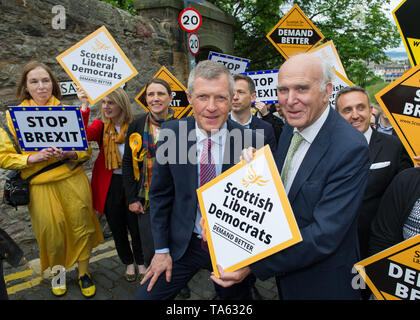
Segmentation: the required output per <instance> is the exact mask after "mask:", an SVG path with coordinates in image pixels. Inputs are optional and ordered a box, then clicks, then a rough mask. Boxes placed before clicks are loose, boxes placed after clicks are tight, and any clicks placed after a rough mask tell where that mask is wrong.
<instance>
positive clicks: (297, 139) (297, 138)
mask: <svg viewBox="0 0 420 320" xmlns="http://www.w3.org/2000/svg"><path fill="white" fill-rule="evenodd" d="M302 141H303V137H302V136H301V134H300V133H299V132H298V131H295V133H294V134H293V137H292V141H291V142H290V146H289V150H288V151H287V155H286V160H285V165H284V168H283V173H282V176H281V181H283V185H284V186H285V185H286V182H287V175H288V173H289V169H290V164H291V163H292V158H293V156H294V155H295V153H296V150H297V149H298V148H299V145H300V144H301V142H302Z"/></svg>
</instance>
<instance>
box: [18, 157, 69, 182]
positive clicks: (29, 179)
mask: <svg viewBox="0 0 420 320" xmlns="http://www.w3.org/2000/svg"><path fill="white" fill-rule="evenodd" d="M64 163H65V162H64V161H61V160H60V161H57V162H54V163H51V164H49V165H48V166H45V167H44V168H42V169H39V170H38V171H37V172H35V173H32V174H31V175H30V176H29V177H27V178H26V179H25V180H27V181H28V182H29V181H31V179H32V178H34V177H36V176H37V175H39V174H41V173H44V172H46V171H48V170H52V169H54V168H57V167H59V166H61V165H62V164H64Z"/></svg>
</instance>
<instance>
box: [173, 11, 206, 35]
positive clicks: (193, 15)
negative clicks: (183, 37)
mask: <svg viewBox="0 0 420 320" xmlns="http://www.w3.org/2000/svg"><path fill="white" fill-rule="evenodd" d="M178 21H179V25H180V26H181V28H182V29H183V30H184V31H186V32H195V31H197V30H198V29H199V28H200V27H201V22H202V18H201V14H200V13H199V12H198V11H197V10H195V9H193V8H186V9H184V10H182V11H181V13H180V14H179V17H178Z"/></svg>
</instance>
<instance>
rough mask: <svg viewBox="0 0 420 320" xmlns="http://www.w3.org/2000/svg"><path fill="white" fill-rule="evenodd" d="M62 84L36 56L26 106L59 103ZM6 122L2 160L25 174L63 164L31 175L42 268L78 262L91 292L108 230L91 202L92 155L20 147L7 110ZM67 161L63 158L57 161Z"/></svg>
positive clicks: (57, 290) (0, 142)
mask: <svg viewBox="0 0 420 320" xmlns="http://www.w3.org/2000/svg"><path fill="white" fill-rule="evenodd" d="M60 98H61V93H60V87H59V84H58V81H57V79H56V77H55V76H54V75H53V73H52V72H51V70H50V68H49V67H48V66H46V65H45V64H43V63H40V62H38V61H31V62H29V63H28V64H26V65H25V66H24V68H23V70H22V75H21V78H20V81H19V83H18V86H17V99H18V100H19V101H21V104H20V105H21V106H58V105H60V100H59V99H60ZM6 120H7V127H5V129H6V130H8V131H9V133H10V137H11V138H12V139H14V140H15V141H14V142H15V143H13V141H12V140H11V139H10V137H9V134H8V132H7V131H5V130H0V166H1V167H2V168H4V169H11V170H20V174H21V177H22V178H23V179H26V178H27V177H29V176H30V175H32V174H33V173H35V172H37V171H39V170H40V169H42V168H45V167H52V166H51V165H52V164H55V163H57V164H59V165H58V166H56V167H54V168H52V169H50V170H48V171H46V172H43V173H41V174H38V175H37V176H35V177H34V178H33V179H31V180H30V187H29V188H30V189H29V190H30V203H29V205H28V209H29V214H30V217H31V222H32V228H33V231H34V234H35V237H36V240H37V242H38V245H39V255H40V260H41V272H43V271H45V270H46V269H47V268H48V267H50V268H53V267H54V266H64V267H65V268H66V269H68V268H70V267H71V266H72V265H74V264H75V263H76V262H77V263H78V271H79V278H78V279H79V286H80V289H81V292H82V294H83V295H84V296H85V297H87V298H89V297H92V296H93V295H94V294H95V292H96V288H95V285H94V284H93V281H92V278H91V276H90V275H89V273H88V266H89V258H90V255H91V252H92V249H93V248H94V247H96V246H97V245H98V244H99V243H100V242H103V236H102V232H101V228H100V225H99V221H98V217H97V215H96V213H95V211H94V210H93V208H92V196H91V193H90V186H89V180H88V178H87V176H86V173H85V171H84V169H83V167H82V166H81V165H80V164H81V163H82V162H84V161H86V160H87V159H89V157H90V155H91V150H90V149H89V151H63V150H60V149H58V148H56V147H54V146H52V147H49V148H44V149H42V150H40V151H21V150H19V148H18V150H16V148H15V145H16V147H18V144H17V138H16V132H15V129H14V127H13V124H12V120H11V117H10V114H9V112H8V111H6ZM59 161H62V163H61V164H60V163H58V162H59ZM66 291H67V288H66V284H65V283H60V284H58V285H53V286H52V292H53V294H54V295H56V296H61V295H63V294H65V293H66Z"/></svg>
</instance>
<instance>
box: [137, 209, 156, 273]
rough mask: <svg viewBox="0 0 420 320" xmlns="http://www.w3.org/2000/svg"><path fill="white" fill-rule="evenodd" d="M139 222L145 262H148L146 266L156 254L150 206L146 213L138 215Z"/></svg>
mask: <svg viewBox="0 0 420 320" xmlns="http://www.w3.org/2000/svg"><path fill="white" fill-rule="evenodd" d="M138 224H139V233H140V239H141V247H142V250H143V257H144V263H145V264H146V266H149V265H150V262H151V261H152V258H153V256H154V254H155V246H154V243H153V235H152V226H151V224H150V208H149V209H147V210H146V212H145V213H144V214H139V215H138Z"/></svg>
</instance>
